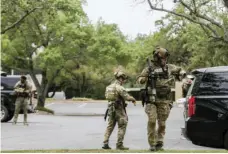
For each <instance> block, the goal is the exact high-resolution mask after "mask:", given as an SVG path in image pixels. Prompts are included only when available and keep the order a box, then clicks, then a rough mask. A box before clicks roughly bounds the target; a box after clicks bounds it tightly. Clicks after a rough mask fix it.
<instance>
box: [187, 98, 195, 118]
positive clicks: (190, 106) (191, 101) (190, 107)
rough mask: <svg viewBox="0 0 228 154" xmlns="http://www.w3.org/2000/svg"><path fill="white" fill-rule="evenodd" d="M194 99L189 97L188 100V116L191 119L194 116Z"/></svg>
mask: <svg viewBox="0 0 228 154" xmlns="http://www.w3.org/2000/svg"><path fill="white" fill-rule="evenodd" d="M195 106H196V105H195V97H194V96H190V97H189V99H188V116H189V117H191V116H192V115H194V114H195Z"/></svg>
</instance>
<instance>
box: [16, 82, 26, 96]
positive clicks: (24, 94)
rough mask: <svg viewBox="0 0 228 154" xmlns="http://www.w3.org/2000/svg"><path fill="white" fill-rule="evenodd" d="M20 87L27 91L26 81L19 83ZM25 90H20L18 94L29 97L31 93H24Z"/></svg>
mask: <svg viewBox="0 0 228 154" xmlns="http://www.w3.org/2000/svg"><path fill="white" fill-rule="evenodd" d="M18 88H21V89H23V91H25V89H26V83H24V84H22V83H20V84H19V85H18ZM23 91H22V92H19V93H18V96H19V97H28V96H29V94H28V93H24V92H23Z"/></svg>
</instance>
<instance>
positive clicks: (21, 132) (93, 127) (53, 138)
mask: <svg viewBox="0 0 228 154" xmlns="http://www.w3.org/2000/svg"><path fill="white" fill-rule="evenodd" d="M106 107H107V103H105V102H102V103H92V102H87V103H59V102H53V103H50V104H48V105H47V108H50V109H53V110H54V111H55V115H40V114H29V115H28V122H29V126H24V125H23V123H22V122H23V115H22V114H21V115H20V116H19V119H18V121H19V123H18V124H17V125H16V126H15V125H12V121H10V122H8V123H1V149H2V150H29V149H30V150H32V149H99V148H101V146H102V142H103V136H104V131H105V129H106V125H107V121H106V122H105V121H104V117H103V114H104V113H105V110H106ZM127 112H128V116H129V122H128V127H127V132H126V135H125V140H124V143H125V145H126V146H128V147H130V149H148V148H149V145H148V142H147V116H146V114H145V112H144V108H142V105H141V104H137V106H133V104H131V103H129V105H128V107H127ZM182 114H183V108H181V107H180V106H175V107H174V108H173V109H172V111H171V113H170V116H169V118H168V121H167V129H166V136H165V147H164V148H165V149H177V150H178V149H181V150H187V149H189V150H202V149H213V148H208V147H202V146H196V145H194V144H192V143H191V142H190V141H188V140H186V139H184V138H183V137H182V136H181V129H180V128H181V126H182V125H183V124H184V121H183V115H182ZM116 137H117V127H116V128H115V130H114V132H113V134H112V136H111V139H110V146H111V147H112V148H115V144H116V140H117V139H116Z"/></svg>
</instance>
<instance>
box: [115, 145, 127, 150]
mask: <svg viewBox="0 0 228 154" xmlns="http://www.w3.org/2000/svg"><path fill="white" fill-rule="evenodd" d="M116 149H117V150H129V148H128V147H125V146H123V144H121V145H118V144H117V145H116Z"/></svg>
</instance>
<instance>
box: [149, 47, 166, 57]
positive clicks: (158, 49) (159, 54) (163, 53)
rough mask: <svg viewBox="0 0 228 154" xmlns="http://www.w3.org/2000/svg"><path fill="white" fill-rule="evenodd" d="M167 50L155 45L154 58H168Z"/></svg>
mask: <svg viewBox="0 0 228 154" xmlns="http://www.w3.org/2000/svg"><path fill="white" fill-rule="evenodd" d="M169 55H170V54H169V52H168V50H167V49H165V48H162V47H160V46H157V47H156V48H155V50H154V51H153V56H154V58H168V57H169Z"/></svg>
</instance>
